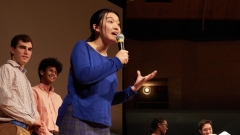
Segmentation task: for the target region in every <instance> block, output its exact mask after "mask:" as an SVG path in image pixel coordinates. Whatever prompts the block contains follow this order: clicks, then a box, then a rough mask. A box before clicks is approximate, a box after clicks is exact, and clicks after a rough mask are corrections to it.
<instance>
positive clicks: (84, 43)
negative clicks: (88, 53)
mask: <svg viewBox="0 0 240 135" xmlns="http://www.w3.org/2000/svg"><path fill="white" fill-rule="evenodd" d="M86 44H87V42H86V40H79V41H77V43H76V45H86Z"/></svg>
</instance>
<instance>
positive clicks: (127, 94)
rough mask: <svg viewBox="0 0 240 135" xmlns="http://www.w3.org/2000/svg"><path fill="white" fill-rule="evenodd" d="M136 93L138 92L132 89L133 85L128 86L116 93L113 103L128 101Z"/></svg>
mask: <svg viewBox="0 0 240 135" xmlns="http://www.w3.org/2000/svg"><path fill="white" fill-rule="evenodd" d="M136 94H137V92H135V91H133V90H132V89H131V87H128V88H127V89H125V90H123V91H118V92H116V93H115V94H114V97H113V101H112V105H116V104H121V103H123V102H126V101H128V100H129V99H131V98H132V97H133V96H134V95H136Z"/></svg>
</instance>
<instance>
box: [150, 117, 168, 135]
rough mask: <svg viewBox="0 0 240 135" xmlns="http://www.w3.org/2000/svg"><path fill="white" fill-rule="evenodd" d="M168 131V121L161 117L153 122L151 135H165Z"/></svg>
mask: <svg viewBox="0 0 240 135" xmlns="http://www.w3.org/2000/svg"><path fill="white" fill-rule="evenodd" d="M167 130H168V124H167V120H166V119H164V118H161V117H156V118H154V119H153V120H152V122H151V127H150V134H151V135H165V134H166V132H167Z"/></svg>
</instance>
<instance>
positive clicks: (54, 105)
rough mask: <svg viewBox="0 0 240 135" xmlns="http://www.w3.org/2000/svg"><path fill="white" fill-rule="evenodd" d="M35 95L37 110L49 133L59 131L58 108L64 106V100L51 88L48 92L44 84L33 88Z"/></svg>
mask: <svg viewBox="0 0 240 135" xmlns="http://www.w3.org/2000/svg"><path fill="white" fill-rule="evenodd" d="M32 89H33V95H34V97H35V101H36V105H37V110H38V113H39V115H40V119H41V121H43V122H44V123H45V125H46V127H47V128H48V130H49V131H57V132H58V131H59V129H58V126H57V125H56V120H57V116H58V108H59V107H60V106H61V105H62V98H61V97H60V95H58V94H57V93H55V92H54V88H53V87H52V86H51V88H50V91H49V92H48V90H47V88H46V86H45V85H44V84H42V83H40V84H38V85H36V86H34V87H32Z"/></svg>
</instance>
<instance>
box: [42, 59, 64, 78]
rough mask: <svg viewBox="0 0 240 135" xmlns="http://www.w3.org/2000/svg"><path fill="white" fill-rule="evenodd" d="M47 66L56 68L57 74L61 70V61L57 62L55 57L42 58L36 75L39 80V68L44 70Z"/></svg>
mask: <svg viewBox="0 0 240 135" xmlns="http://www.w3.org/2000/svg"><path fill="white" fill-rule="evenodd" d="M48 67H55V68H56V70H57V75H58V74H60V73H61V72H62V68H63V65H62V63H61V62H59V61H58V60H57V59H56V58H45V59H43V60H42V61H41V62H40V64H39V66H38V76H39V79H40V80H41V78H42V75H41V73H40V71H41V70H43V71H46V69H47V68H48Z"/></svg>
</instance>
